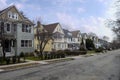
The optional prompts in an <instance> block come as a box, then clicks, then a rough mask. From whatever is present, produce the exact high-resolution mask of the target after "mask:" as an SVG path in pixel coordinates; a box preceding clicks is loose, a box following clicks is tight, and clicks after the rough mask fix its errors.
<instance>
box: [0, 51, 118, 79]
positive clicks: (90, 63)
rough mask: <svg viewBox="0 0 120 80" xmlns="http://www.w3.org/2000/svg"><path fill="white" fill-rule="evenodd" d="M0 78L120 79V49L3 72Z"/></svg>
mask: <svg viewBox="0 0 120 80" xmlns="http://www.w3.org/2000/svg"><path fill="white" fill-rule="evenodd" d="M0 80H120V50H115V51H110V52H107V53H106V54H100V55H94V56H90V57H83V58H77V59H76V60H71V61H66V62H59V63H53V64H49V65H39V66H35V67H31V68H25V69H20V70H15V71H9V72H3V73H0Z"/></svg>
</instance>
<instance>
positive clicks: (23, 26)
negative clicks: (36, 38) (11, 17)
mask: <svg viewBox="0 0 120 80" xmlns="http://www.w3.org/2000/svg"><path fill="white" fill-rule="evenodd" d="M24 28H25V25H24V24H22V32H24Z"/></svg>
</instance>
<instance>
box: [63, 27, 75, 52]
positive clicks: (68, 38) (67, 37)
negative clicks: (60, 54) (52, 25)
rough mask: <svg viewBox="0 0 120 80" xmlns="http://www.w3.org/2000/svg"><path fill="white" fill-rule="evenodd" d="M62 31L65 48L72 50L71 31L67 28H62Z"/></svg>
mask: <svg viewBox="0 0 120 80" xmlns="http://www.w3.org/2000/svg"><path fill="white" fill-rule="evenodd" d="M63 31H64V34H65V36H64V40H65V43H66V49H68V50H72V49H73V43H72V33H71V32H70V31H69V30H66V29H63Z"/></svg>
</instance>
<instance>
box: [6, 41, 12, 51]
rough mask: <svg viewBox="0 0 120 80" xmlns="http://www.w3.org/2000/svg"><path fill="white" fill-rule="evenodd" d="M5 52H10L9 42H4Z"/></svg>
mask: <svg viewBox="0 0 120 80" xmlns="http://www.w3.org/2000/svg"><path fill="white" fill-rule="evenodd" d="M4 45H5V52H11V41H10V40H5V44H4Z"/></svg>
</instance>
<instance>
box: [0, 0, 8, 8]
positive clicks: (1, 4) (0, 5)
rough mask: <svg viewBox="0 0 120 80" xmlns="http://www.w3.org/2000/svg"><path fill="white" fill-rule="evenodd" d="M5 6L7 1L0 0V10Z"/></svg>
mask: <svg viewBox="0 0 120 80" xmlns="http://www.w3.org/2000/svg"><path fill="white" fill-rule="evenodd" d="M6 7H7V1H6V0H0V10H2V9H4V8H6Z"/></svg>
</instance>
